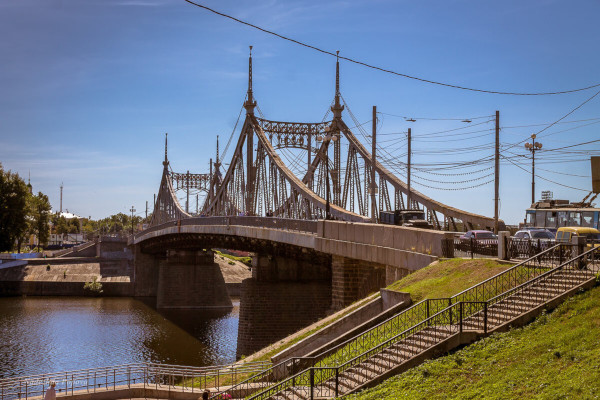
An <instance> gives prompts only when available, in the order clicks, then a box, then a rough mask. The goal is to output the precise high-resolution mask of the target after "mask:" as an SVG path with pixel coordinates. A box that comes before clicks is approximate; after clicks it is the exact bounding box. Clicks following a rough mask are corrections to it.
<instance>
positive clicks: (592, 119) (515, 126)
mask: <svg viewBox="0 0 600 400" xmlns="http://www.w3.org/2000/svg"><path fill="white" fill-rule="evenodd" d="M598 120H600V118H588V119H578V120H574V121H563V122H555V123H554V125H560V124H574V123H575V122H587V121H598ZM549 123H550V122H544V123H543V124H529V125H514V126H503V127H502V129H515V128H531V127H533V126H545V125H548V124H549ZM582 126H586V125H582Z"/></svg>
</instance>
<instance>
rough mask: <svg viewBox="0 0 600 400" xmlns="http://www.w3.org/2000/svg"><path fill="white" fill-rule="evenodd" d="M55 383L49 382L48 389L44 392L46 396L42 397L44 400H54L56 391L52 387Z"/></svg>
mask: <svg viewBox="0 0 600 400" xmlns="http://www.w3.org/2000/svg"><path fill="white" fill-rule="evenodd" d="M55 386H56V383H54V382H50V387H49V388H48V390H46V394H45V395H44V400H56V389H54V387H55Z"/></svg>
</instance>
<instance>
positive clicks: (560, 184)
mask: <svg viewBox="0 0 600 400" xmlns="http://www.w3.org/2000/svg"><path fill="white" fill-rule="evenodd" d="M500 156H501V157H502V158H504V159H505V160H507V161H508V162H510V163H511V164H512V165H514V166H515V167H517V168H519V169H522V170H523V171H525V172H527V173H529V171H527V170H526V169H525V168H523V167H521V166H520V165H519V164H516V163H514V162H513V161H512V160H510V159H508V158H506V157H504V156H503V155H502V154H500ZM535 176H536V178H540V179H542V180H544V181H547V182H550V183H554V184H555V185H558V186H563V187H566V188H569V189H574V190H580V191H582V192H589V190H586V189H580V188H576V187H573V186H569V185H564V184H562V183H558V182H555V181H553V180H550V179H547V178H544V177H542V176H539V175H538V174H535Z"/></svg>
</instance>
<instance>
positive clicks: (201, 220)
mask: <svg viewBox="0 0 600 400" xmlns="http://www.w3.org/2000/svg"><path fill="white" fill-rule="evenodd" d="M178 224H180V226H189V225H224V226H249V227H262V228H269V229H285V230H293V231H299V232H307V233H311V234H314V233H317V220H297V219H291V218H277V217H251V216H222V217H218V216H216V217H192V218H185V219H181V220H176V219H174V220H170V221H167V222H164V223H162V224H160V225H156V226H152V227H150V228H148V229H146V230H144V231H142V232H138V233H136V234H135V235H134V237H135V238H137V237H139V236H141V235H144V234H147V233H149V232H154V231H158V230H161V229H164V228H168V227H171V226H174V225H178Z"/></svg>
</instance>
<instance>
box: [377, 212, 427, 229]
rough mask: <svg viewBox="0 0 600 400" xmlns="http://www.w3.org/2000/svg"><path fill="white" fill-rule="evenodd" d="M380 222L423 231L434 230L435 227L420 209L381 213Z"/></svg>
mask: <svg viewBox="0 0 600 400" xmlns="http://www.w3.org/2000/svg"><path fill="white" fill-rule="evenodd" d="M379 222H380V223H382V224H387V225H399V226H408V227H413V228H421V229H433V225H432V224H430V223H429V221H427V219H426V218H425V212H424V211H423V210H419V209H411V210H408V209H400V210H394V211H380V212H379Z"/></svg>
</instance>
